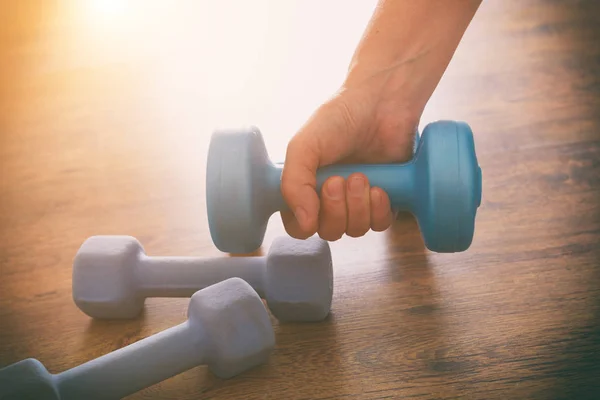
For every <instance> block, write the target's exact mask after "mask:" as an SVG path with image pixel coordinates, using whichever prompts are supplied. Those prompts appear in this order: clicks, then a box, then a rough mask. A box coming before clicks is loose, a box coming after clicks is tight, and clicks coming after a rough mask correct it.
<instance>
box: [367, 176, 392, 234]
mask: <svg viewBox="0 0 600 400" xmlns="http://www.w3.org/2000/svg"><path fill="white" fill-rule="evenodd" d="M370 194H371V210H370V211H371V229H372V230H374V231H375V232H383V231H385V230H386V229H387V228H389V227H390V226H391V224H392V222H393V221H394V219H395V213H394V212H393V211H392V210H391V206H390V198H389V197H388V195H387V193H386V192H385V191H384V190H382V189H381V188H378V187H374V188H371V191H370Z"/></svg>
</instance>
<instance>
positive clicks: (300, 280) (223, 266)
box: [73, 236, 333, 322]
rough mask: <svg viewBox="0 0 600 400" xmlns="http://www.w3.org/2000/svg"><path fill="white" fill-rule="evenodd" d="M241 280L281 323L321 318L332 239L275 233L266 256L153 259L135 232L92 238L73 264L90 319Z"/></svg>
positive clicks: (79, 299) (328, 289)
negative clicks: (161, 298)
mask: <svg viewBox="0 0 600 400" xmlns="http://www.w3.org/2000/svg"><path fill="white" fill-rule="evenodd" d="M231 277H239V278H242V279H244V280H245V281H246V282H248V283H249V284H250V285H251V286H252V287H253V288H254V290H256V291H257V292H258V294H259V295H260V296H261V297H262V298H264V299H266V301H267V304H268V306H269V308H270V309H271V312H272V313H273V315H274V316H275V317H276V318H277V319H279V320H280V321H294V322H316V321H321V320H323V319H324V318H326V317H327V315H328V314H329V311H330V307H331V302H332V297H333V267H332V260H331V250H330V248H329V244H328V243H327V242H326V241H324V240H322V239H320V238H319V237H317V236H313V237H311V238H309V239H306V240H298V239H294V238H291V237H288V236H283V237H279V238H276V239H275V240H274V242H273V244H272V245H271V247H270V249H269V252H268V254H267V255H266V256H262V257H217V258H198V257H149V256H147V255H146V254H145V253H144V249H143V247H142V245H141V244H140V242H139V241H138V240H137V239H135V238H133V237H131V236H92V237H90V238H88V239H87V240H86V241H85V242H84V243H83V244H82V245H81V247H80V249H79V251H78V252H77V255H76V256H75V260H74V263H73V299H74V301H75V304H76V305H77V306H78V307H79V308H80V309H81V310H82V311H83V312H84V313H86V314H87V315H89V316H90V317H92V318H115V319H116V318H133V317H135V316H137V315H138V314H139V313H140V312H141V311H142V309H143V307H144V300H145V299H146V298H149V297H188V296H190V295H191V294H192V293H194V292H195V291H196V290H198V289H201V288H203V287H206V286H210V285H212V284H214V283H217V282H220V281H222V280H225V279H227V278H231Z"/></svg>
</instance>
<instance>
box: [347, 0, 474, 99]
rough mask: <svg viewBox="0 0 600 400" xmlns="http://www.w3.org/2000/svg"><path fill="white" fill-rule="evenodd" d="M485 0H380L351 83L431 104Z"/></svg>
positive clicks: (353, 65) (359, 48) (360, 47)
mask: <svg viewBox="0 0 600 400" xmlns="http://www.w3.org/2000/svg"><path fill="white" fill-rule="evenodd" d="M481 1H482V0H417V1H415V0H379V2H378V4H377V7H376V9H375V12H374V13H373V16H372V18H371V20H370V22H369V24H368V26H367V28H366V30H365V33H364V35H363V37H362V39H361V41H360V43H359V44H358V46H357V49H356V51H355V53H354V56H353V57H352V61H351V63H350V68H349V72H348V77H347V79H346V82H345V84H346V85H352V84H357V83H360V82H361V81H364V80H367V79H369V80H372V81H374V82H378V83H379V84H381V85H382V90H383V91H384V93H382V96H383V97H386V96H387V97H393V96H395V95H397V94H399V93H400V92H402V93H403V94H402V96H405V97H409V99H410V101H414V102H416V103H418V104H419V105H420V106H423V107H424V105H425V103H426V102H427V100H428V98H429V97H430V96H431V94H432V93H433V91H434V89H435V87H436V86H437V84H438V83H439V80H440V79H441V77H442V75H443V74H444V71H445V70H446V68H447V66H448V64H449V62H450V60H451V59H452V56H453V55H454V52H455V51H456V48H457V47H458V44H459V43H460V40H461V39H462V36H463V35H464V32H465V31H466V29H467V27H468V25H469V23H470V22H471V20H472V18H473V16H474V15H475V12H476V11H477V9H478V7H479V5H480V3H481Z"/></svg>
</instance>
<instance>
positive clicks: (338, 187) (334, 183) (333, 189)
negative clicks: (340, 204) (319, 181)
mask: <svg viewBox="0 0 600 400" xmlns="http://www.w3.org/2000/svg"><path fill="white" fill-rule="evenodd" d="M325 190H326V191H327V196H329V197H331V198H332V199H335V200H338V199H341V198H342V196H343V195H344V184H343V180H342V179H339V178H334V179H331V180H330V181H329V182H327V187H326V189H325Z"/></svg>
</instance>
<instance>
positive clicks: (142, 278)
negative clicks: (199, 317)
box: [136, 255, 266, 297]
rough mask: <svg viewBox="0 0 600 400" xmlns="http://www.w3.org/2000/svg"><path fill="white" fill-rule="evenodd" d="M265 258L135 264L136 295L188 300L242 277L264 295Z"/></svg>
mask: <svg viewBox="0 0 600 400" xmlns="http://www.w3.org/2000/svg"><path fill="white" fill-rule="evenodd" d="M265 266H266V257H264V256H261V257H216V258H214V259H213V258H201V257H151V256H147V255H142V256H141V257H140V260H139V262H138V264H137V268H136V278H137V288H138V294H140V295H141V296H145V297H190V296H191V295H192V294H194V293H195V292H197V291H198V290H200V289H204V288H205V287H208V286H211V285H214V284H216V283H219V282H221V281H224V280H226V279H229V278H234V277H236V278H241V279H243V280H245V281H246V282H248V283H249V284H250V286H252V288H253V289H254V290H255V291H256V292H257V293H258V295H259V296H261V297H262V296H264V279H263V277H264V271H265Z"/></svg>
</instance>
